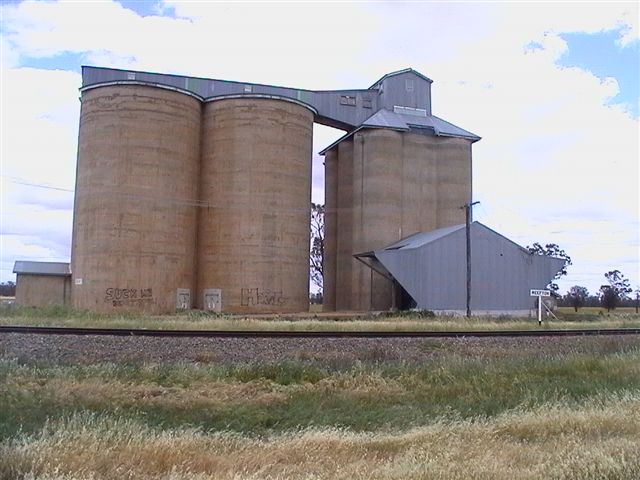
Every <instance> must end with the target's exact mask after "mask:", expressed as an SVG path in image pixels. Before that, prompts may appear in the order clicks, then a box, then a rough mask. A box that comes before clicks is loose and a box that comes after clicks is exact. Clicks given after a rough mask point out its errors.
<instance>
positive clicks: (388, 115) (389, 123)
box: [362, 108, 409, 130]
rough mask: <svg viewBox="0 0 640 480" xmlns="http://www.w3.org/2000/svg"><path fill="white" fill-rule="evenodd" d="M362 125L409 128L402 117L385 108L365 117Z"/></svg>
mask: <svg viewBox="0 0 640 480" xmlns="http://www.w3.org/2000/svg"><path fill="white" fill-rule="evenodd" d="M362 126H363V127H378V128H396V129H399V130H409V125H407V123H406V122H405V121H404V120H403V119H402V116H400V115H398V114H397V113H394V112H392V111H390V110H387V109H385V108H383V109H381V110H378V111H377V112H376V113H374V114H373V115H371V116H370V117H369V118H367V119H366V120H365V121H364V122H363V123H362Z"/></svg>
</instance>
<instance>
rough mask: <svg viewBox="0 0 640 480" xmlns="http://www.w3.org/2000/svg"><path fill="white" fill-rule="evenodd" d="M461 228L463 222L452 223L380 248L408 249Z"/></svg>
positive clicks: (438, 238)
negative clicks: (452, 224) (450, 225)
mask: <svg viewBox="0 0 640 480" xmlns="http://www.w3.org/2000/svg"><path fill="white" fill-rule="evenodd" d="M461 228H464V224H461V225H454V226H452V227H445V228H438V229H437V230H431V231H429V232H418V233H414V234H413V235H409V236H408V237H405V238H403V239H402V240H398V241H397V242H395V243H392V244H391V245H388V246H386V247H384V248H383V249H382V250H409V249H412V248H419V247H422V246H423V245H426V244H427V243H431V242H434V241H436V240H440V239H441V238H442V237H446V236H447V235H450V234H452V233H453V232H457V231H458V230H460V229H461Z"/></svg>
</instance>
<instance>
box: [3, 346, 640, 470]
mask: <svg viewBox="0 0 640 480" xmlns="http://www.w3.org/2000/svg"><path fill="white" fill-rule="evenodd" d="M584 341H587V339H585V340H584ZM589 341H591V342H592V341H593V340H589ZM439 345H440V344H439V343H438V342H434V341H425V343H424V348H425V349H430V348H440V347H439ZM589 345H591V344H589ZM593 345H595V347H594V349H593V352H588V351H586V350H585V349H584V348H575V349H574V350H569V351H567V350H563V351H562V353H559V354H557V355H546V356H541V355H539V353H537V351H536V349H535V348H531V349H528V350H521V351H513V352H506V353H507V355H505V352H501V354H500V355H496V354H494V353H492V352H483V353H478V354H475V355H470V354H468V353H465V354H461V352H462V351H461V350H457V349H455V348H452V349H451V350H450V351H449V350H446V351H444V352H442V354H441V355H439V356H438V357H437V359H435V360H433V361H430V362H429V363H425V364H423V365H417V366H416V365H413V366H409V365H402V364H396V365H388V364H385V363H384V362H382V363H373V364H364V363H363V364H357V365H355V366H349V367H340V366H323V365H322V364H302V363H299V362H288V363H273V364H260V363H252V364H239V365H217V364H209V365H204V364H181V363H177V364H169V365H131V364H111V363H110V364H96V365H82V366H70V365H64V364H58V365H53V364H46V363H44V364H43V363H39V364H35V363H30V362H28V361H26V360H24V359H22V360H21V361H18V360H16V359H11V358H2V360H0V459H2V461H0V479H40V480H45V479H46V480H53V479H55V480H71V479H105V480H112V479H113V480H115V479H129V478H130V479H173V480H178V479H180V480H182V479H185V480H186V479H244V478H250V479H258V478H268V479H285V478H287V479H288V478H301V479H302V478H305V479H309V478H313V479H335V478H337V479H365V478H367V479H368V478H381V479H423V478H447V479H449V478H453V479H455V478H459V479H466V478H486V479H513V478H518V479H520V478H524V479H526V478H532V479H533V478H544V479H549V478H559V479H560V478H562V479H607V478H610V479H629V480H631V479H637V478H640V341H631V342H628V341H625V342H617V341H615V340H613V339H603V340H602V341H598V342H596V343H594V344H593ZM0 353H1V352H0Z"/></svg>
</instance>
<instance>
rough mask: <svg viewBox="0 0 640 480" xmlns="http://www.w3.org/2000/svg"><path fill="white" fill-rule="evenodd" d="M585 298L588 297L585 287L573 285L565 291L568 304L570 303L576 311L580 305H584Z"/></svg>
mask: <svg viewBox="0 0 640 480" xmlns="http://www.w3.org/2000/svg"><path fill="white" fill-rule="evenodd" d="M587 298H589V291H588V290H587V289H586V287H581V286H579V285H574V286H573V287H571V288H570V289H569V291H568V292H567V299H568V301H569V305H571V306H572V307H573V309H574V310H575V311H576V312H577V311H578V309H579V308H580V307H583V306H584V304H585V302H586V301H587Z"/></svg>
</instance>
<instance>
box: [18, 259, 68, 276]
mask: <svg viewBox="0 0 640 480" xmlns="http://www.w3.org/2000/svg"><path fill="white" fill-rule="evenodd" d="M13 273H18V274H23V275H54V276H68V275H71V268H70V266H69V264H68V263H65V262H30V261H25V260H17V261H16V263H15V264H14V266H13Z"/></svg>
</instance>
